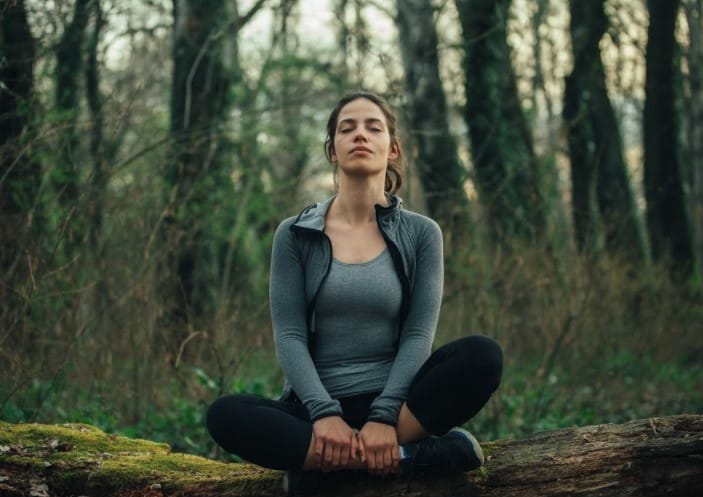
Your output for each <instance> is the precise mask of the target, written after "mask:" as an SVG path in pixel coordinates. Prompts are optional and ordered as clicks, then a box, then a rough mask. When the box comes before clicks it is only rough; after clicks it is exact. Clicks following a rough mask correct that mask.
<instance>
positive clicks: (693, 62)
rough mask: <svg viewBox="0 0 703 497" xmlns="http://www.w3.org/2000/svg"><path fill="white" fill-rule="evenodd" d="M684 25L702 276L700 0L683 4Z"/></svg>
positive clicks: (702, 22)
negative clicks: (686, 43) (686, 39)
mask: <svg viewBox="0 0 703 497" xmlns="http://www.w3.org/2000/svg"><path fill="white" fill-rule="evenodd" d="M684 8H685V12H686V20H687V21H688V34H689V49H688V50H689V51H688V58H687V61H688V68H689V76H688V87H689V94H688V100H687V102H686V105H685V106H684V114H685V118H686V120H687V126H686V129H687V139H688V157H687V161H688V164H689V167H690V171H691V173H690V178H689V182H690V185H691V194H690V196H691V202H690V206H691V221H692V223H691V224H692V231H693V233H692V235H693V240H694V257H695V259H696V260H697V262H698V265H699V266H698V267H699V271H700V272H701V273H703V0H686V1H685V3H684Z"/></svg>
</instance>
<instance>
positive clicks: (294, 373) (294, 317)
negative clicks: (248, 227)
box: [269, 219, 342, 421]
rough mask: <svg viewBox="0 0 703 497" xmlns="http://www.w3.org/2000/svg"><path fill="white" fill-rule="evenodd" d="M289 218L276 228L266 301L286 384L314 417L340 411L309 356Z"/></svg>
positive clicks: (300, 274) (299, 262)
mask: <svg viewBox="0 0 703 497" xmlns="http://www.w3.org/2000/svg"><path fill="white" fill-rule="evenodd" d="M292 222H293V221H292V219H288V220H286V221H284V222H283V223H281V224H280V225H279V227H278V229H277V230H276V234H275V236H274V240H273V253H272V256H271V272H270V279H269V305H270V310H271V324H272V327H273V337H274V345H275V348H276V357H277V359H278V363H279V364H280V366H281V369H282V371H283V374H284V375H285V377H286V379H287V381H288V383H289V385H290V386H291V387H292V388H293V391H294V392H295V394H296V395H297V396H298V398H299V399H300V400H301V402H302V403H303V405H304V406H305V407H306V408H307V410H308V412H309V413H310V418H311V419H312V420H313V421H315V420H317V419H320V418H324V417H326V416H336V415H341V413H342V408H341V406H340V404H339V402H338V401H337V400H335V399H332V397H331V396H330V395H329V393H328V392H327V390H325V388H324V386H323V385H322V382H321V381H320V377H319V375H318V373H317V369H316V368H315V364H314V362H313V360H312V358H311V357H310V351H309V349H308V330H307V319H306V299H305V274H304V264H303V261H302V259H301V255H300V251H299V249H298V247H297V244H296V240H295V234H294V233H293V232H292V231H291V230H290V226H291V224H292Z"/></svg>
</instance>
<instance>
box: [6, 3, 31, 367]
mask: <svg viewBox="0 0 703 497" xmlns="http://www.w3.org/2000/svg"><path fill="white" fill-rule="evenodd" d="M34 62H35V42H34V39H33V38H32V34H31V32H30V29H29V23H28V21H27V11H26V9H25V4H24V2H23V1H16V2H10V3H9V4H5V3H3V6H2V8H1V9H0V82H2V85H0V129H1V130H2V132H0V275H1V278H2V280H1V281H0V302H2V306H0V349H2V348H3V347H5V348H6V349H7V350H11V349H12V345H10V344H11V343H14V341H12V342H6V341H5V340H6V339H7V338H8V337H9V336H10V335H12V334H15V335H16V336H17V338H19V335H21V333H22V332H23V330H22V327H23V325H22V323H23V321H24V319H25V318H26V317H27V312H26V310H27V307H28V305H29V301H28V300H27V299H28V298H29V296H31V293H32V288H31V279H30V278H29V275H30V274H31V271H32V265H33V264H34V262H33V260H34V258H35V257H36V253H37V251H38V248H37V247H36V243H30V240H33V241H34V242H36V239H32V238H31V235H32V234H35V233H36V232H37V230H36V228H35V226H36V224H37V218H38V215H37V213H36V210H35V206H36V203H37V195H38V193H39V186H40V184H41V169H40V164H39V162H37V161H36V160H35V159H33V158H32V153H31V150H32V143H31V140H32V139H33V137H32V133H31V127H32V120H33V108H34V102H33V99H34ZM24 338H25V339H27V338H28V337H27V336H24ZM24 342H25V343H26V340H25V341H24ZM0 369H4V368H0Z"/></svg>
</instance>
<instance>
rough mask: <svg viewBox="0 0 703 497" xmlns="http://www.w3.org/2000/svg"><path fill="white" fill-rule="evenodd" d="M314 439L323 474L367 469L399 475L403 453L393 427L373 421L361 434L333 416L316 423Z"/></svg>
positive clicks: (316, 457)
mask: <svg viewBox="0 0 703 497" xmlns="http://www.w3.org/2000/svg"><path fill="white" fill-rule="evenodd" d="M313 438H314V452H315V460H316V461H319V465H320V469H321V470H322V471H334V470H338V469H344V468H351V467H353V468H359V467H364V466H365V467H366V468H367V469H368V471H369V472H370V473H372V474H376V475H387V474H390V473H395V472H397V471H398V461H399V459H400V453H399V449H398V436H397V433H396V430H395V427H393V426H390V425H386V424H383V423H376V422H373V421H369V422H367V423H366V424H365V425H364V426H363V427H362V428H361V431H360V432H359V433H358V434H357V433H356V432H355V431H354V430H353V429H352V428H351V427H350V426H349V425H348V424H347V423H346V422H345V421H344V420H343V419H342V418H341V417H340V416H329V417H326V418H321V419H318V420H317V421H315V423H314V424H313ZM355 462H356V464H355Z"/></svg>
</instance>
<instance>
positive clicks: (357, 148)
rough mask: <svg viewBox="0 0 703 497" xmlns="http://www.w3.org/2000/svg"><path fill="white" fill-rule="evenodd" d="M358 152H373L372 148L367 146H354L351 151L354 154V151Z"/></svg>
mask: <svg viewBox="0 0 703 497" xmlns="http://www.w3.org/2000/svg"><path fill="white" fill-rule="evenodd" d="M356 152H364V153H367V154H370V153H371V150H369V149H368V148H366V147H354V148H352V150H351V153H352V154H353V153H356Z"/></svg>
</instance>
